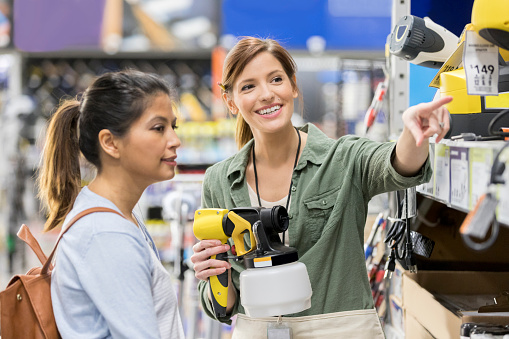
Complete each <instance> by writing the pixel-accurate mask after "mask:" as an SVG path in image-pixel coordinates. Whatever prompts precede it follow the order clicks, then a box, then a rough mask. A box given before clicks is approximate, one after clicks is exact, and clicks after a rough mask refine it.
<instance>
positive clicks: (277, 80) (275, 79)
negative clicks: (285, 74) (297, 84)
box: [272, 76, 283, 82]
mask: <svg viewBox="0 0 509 339" xmlns="http://www.w3.org/2000/svg"><path fill="white" fill-rule="evenodd" d="M272 81H273V82H281V81H283V78H282V77H279V76H277V77H275V78H274V79H272Z"/></svg>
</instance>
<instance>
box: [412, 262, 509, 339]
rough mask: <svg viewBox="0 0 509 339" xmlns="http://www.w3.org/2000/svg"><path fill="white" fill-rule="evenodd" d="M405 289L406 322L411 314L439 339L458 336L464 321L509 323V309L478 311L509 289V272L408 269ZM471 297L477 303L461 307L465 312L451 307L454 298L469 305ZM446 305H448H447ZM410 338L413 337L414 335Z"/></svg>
mask: <svg viewBox="0 0 509 339" xmlns="http://www.w3.org/2000/svg"><path fill="white" fill-rule="evenodd" d="M402 289H403V308H404V309H405V323H406V321H407V317H409V316H412V317H414V318H415V320H416V321H417V322H418V323H419V324H421V325H422V326H423V327H424V328H425V329H426V330H427V331H429V333H430V334H431V335H432V336H434V337H436V338H458V337H459V331H460V327H461V324H462V323H465V322H479V323H480V322H490V323H498V324H509V313H508V312H506V313H503V314H502V313H500V314H489V313H486V314H482V313H481V314H479V313H477V312H475V311H476V310H477V308H478V307H479V306H484V305H486V304H487V303H488V304H493V302H492V301H493V298H494V297H495V296H497V295H498V294H500V293H501V292H502V291H506V290H509V272H461V271H460V272H452V271H420V272H419V273H417V274H412V273H409V272H405V273H404V274H403V286H402ZM439 299H441V301H439ZM470 299H472V300H474V303H475V302H477V304H478V305H477V306H475V307H471V309H466V308H462V311H463V312H459V311H458V312H456V311H455V310H454V307H451V305H453V304H455V302H454V301H460V302H461V301H464V303H465V304H466V303H467V302H470ZM448 300H449V301H450V300H452V301H453V302H447V301H448ZM490 300H491V302H490ZM447 304H449V305H448V307H446V306H444V305H447ZM466 311H470V312H466ZM409 319H410V318H409ZM410 321H412V319H411V320H410ZM407 328H408V326H407ZM407 338H413V334H411V335H410V336H409V337H407Z"/></svg>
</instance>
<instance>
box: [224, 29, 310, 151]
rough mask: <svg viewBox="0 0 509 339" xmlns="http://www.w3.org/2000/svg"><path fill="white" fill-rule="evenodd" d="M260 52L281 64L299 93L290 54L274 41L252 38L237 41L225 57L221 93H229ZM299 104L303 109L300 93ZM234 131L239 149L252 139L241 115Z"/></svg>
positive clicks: (295, 69)
mask: <svg viewBox="0 0 509 339" xmlns="http://www.w3.org/2000/svg"><path fill="white" fill-rule="evenodd" d="M262 52H269V53H270V54H272V55H273V56H274V57H275V58H276V59H277V60H278V61H279V62H280V63H281V66H282V67H283V70H284V71H285V73H286V75H287V76H288V78H289V79H290V82H291V84H292V87H293V89H294V90H297V91H299V88H298V87H297V84H296V83H295V81H294V75H295V73H296V72H297V65H296V63H295V60H293V58H292V56H291V55H290V53H289V52H288V51H287V50H286V49H285V48H283V47H282V46H281V45H280V44H279V43H278V42H277V41H275V40H272V39H259V38H254V37H244V38H242V39H241V40H239V42H237V44H236V45H235V46H234V47H233V48H232V49H231V50H230V52H229V53H228V55H227V56H226V59H225V61H224V66H223V79H222V83H221V85H222V87H221V89H222V91H223V92H226V93H231V89H232V87H233V84H234V82H235V80H237V78H238V77H239V75H240V74H241V73H242V71H243V70H244V68H245V67H246V65H247V64H248V63H249V62H250V61H251V60H253V59H254V58H255V57H256V56H257V55H258V54H260V53H262ZM299 102H300V103H301V105H300V106H301V107H303V105H302V95H300V93H299ZM235 130H236V131H235V140H236V142H237V146H238V148H239V149H240V148H242V147H243V146H244V145H245V144H246V143H247V142H248V141H249V140H251V139H252V138H253V132H252V131H251V128H250V127H249V125H248V124H247V123H246V121H245V120H244V119H243V118H242V115H241V114H237V125H236V127H235Z"/></svg>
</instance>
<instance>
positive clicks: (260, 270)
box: [193, 206, 312, 317]
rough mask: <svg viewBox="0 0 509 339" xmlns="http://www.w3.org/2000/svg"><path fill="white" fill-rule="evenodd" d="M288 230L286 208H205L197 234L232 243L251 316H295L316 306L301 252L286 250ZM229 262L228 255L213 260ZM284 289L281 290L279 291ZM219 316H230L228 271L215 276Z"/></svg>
mask: <svg viewBox="0 0 509 339" xmlns="http://www.w3.org/2000/svg"><path fill="white" fill-rule="evenodd" d="M287 229H288V213H287V211H286V209H285V208H284V207H283V206H274V207H272V208H261V207H238V208H233V209H231V210H227V209H199V210H197V211H196V212H195V216H194V225H193V232H194V235H195V236H196V238H198V239H199V240H205V239H219V240H220V241H221V242H222V243H226V242H227V241H228V239H229V238H232V240H233V243H234V245H235V249H236V252H237V256H235V257H233V259H235V260H242V261H243V264H244V267H245V270H244V271H242V273H241V274H240V299H241V300H240V301H241V304H242V306H243V307H244V309H245V311H246V314H247V315H248V316H250V317H268V316H278V315H283V314H291V313H297V312H300V311H303V310H305V309H308V308H309V307H311V295H312V291H311V283H310V282H309V276H308V273H307V269H306V266H305V265H304V264H303V263H300V262H298V259H299V256H298V253H297V250H296V249H295V248H293V247H289V246H285V245H284V244H283V243H282V242H281V240H280V238H279V233H282V232H284V231H286V230H287ZM212 258H213V259H218V260H228V259H229V258H232V257H229V256H228V255H227V254H226V253H220V254H218V255H217V256H214V257H212ZM278 287H279V288H278ZM210 292H211V293H210V294H211V297H212V304H213V306H214V313H215V315H216V316H217V317H224V316H226V304H227V300H228V272H224V273H222V274H220V275H218V276H212V277H210Z"/></svg>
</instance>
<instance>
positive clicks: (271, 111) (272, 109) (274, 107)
mask: <svg viewBox="0 0 509 339" xmlns="http://www.w3.org/2000/svg"><path fill="white" fill-rule="evenodd" d="M280 108H281V106H279V105H276V106H272V107H271V108H267V109H262V110H259V111H258V114H261V115H266V114H271V113H274V112H276V111H278V110H279V109H280Z"/></svg>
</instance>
